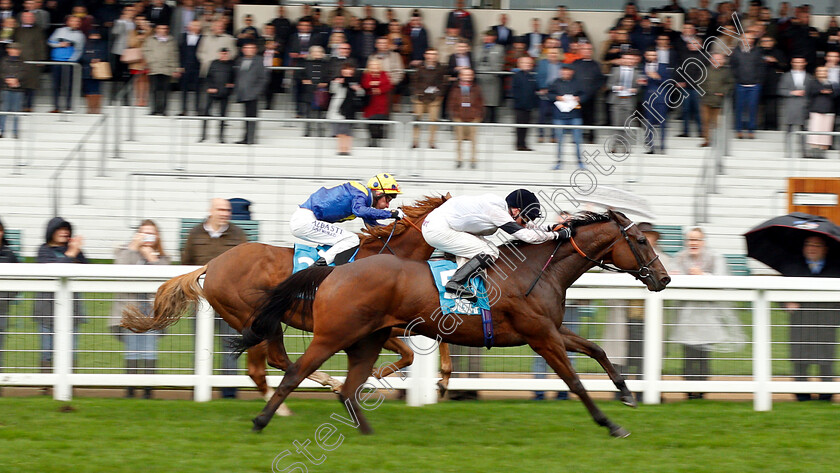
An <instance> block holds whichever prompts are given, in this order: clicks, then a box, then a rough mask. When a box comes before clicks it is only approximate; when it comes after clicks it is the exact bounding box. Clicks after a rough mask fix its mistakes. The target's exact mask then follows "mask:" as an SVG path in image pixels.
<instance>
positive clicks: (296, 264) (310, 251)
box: [292, 243, 359, 274]
mask: <svg viewBox="0 0 840 473" xmlns="http://www.w3.org/2000/svg"><path fill="white" fill-rule="evenodd" d="M329 249H330V247H329V246H326V245H321V246H318V247H317V248H316V247H314V246H309V245H301V244H299V243H295V253H294V257H293V258H294V260H293V261H292V263H293V266H292V274H294V273H296V272H298V271H303V270H304V269H306V268H308V267H310V266H312V265H313V264H315V261H316V260H317V259H318V258H320V257H321V255H319V254H318V252H319V251H322V252H323V251H327V250H329ZM358 251H359V247H355V248H351V249H350V250H347V251H344V252H342V253H339V254H338V255H336V258H335V262H333V263H332V264H330V266H335V263H336V262H338V263H340V264H344V263H350V262H352V261H355V259H356V252H358ZM348 256H349V259H347V257H348Z"/></svg>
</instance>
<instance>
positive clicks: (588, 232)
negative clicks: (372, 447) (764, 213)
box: [234, 211, 671, 437]
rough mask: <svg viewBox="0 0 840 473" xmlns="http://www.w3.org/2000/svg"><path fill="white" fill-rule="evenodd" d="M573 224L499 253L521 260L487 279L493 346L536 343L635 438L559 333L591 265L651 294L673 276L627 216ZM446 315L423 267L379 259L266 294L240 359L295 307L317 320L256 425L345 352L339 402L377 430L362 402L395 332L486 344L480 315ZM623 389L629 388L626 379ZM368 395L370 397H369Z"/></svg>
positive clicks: (366, 427) (617, 430)
mask: <svg viewBox="0 0 840 473" xmlns="http://www.w3.org/2000/svg"><path fill="white" fill-rule="evenodd" d="M566 225H567V226H568V227H569V228H570V229H571V230H572V233H573V236H572V239H571V241H570V242H569V243H556V242H554V241H548V242H545V243H541V244H537V245H510V244H508V245H504V246H503V247H502V248H500V249H501V255H502V258H505V260H506V261H516V262H517V264H516V265H515V269H513V270H512V271H508V272H507V274H505V269H504V268H503V267H502V266H503V265H500V264H498V261H497V264H494V265H493V266H492V267H491V268H490V269H489V270H488V271H487V273H486V278H485V284H486V288H487V289H486V290H487V292H488V294H491V301H492V302H493V304H492V318H493V324H494V326H495V346H520V345H524V344H528V345H530V347H531V348H532V349H533V350H534V351H536V352H537V353H538V354H539V355H541V356H542V357H543V358H544V359H545V360H546V362H547V363H548V364H549V366H551V367H552V369H554V371H555V372H556V373H557V374H558V375H559V376H560V378H561V379H563V381H564V382H565V383H566V384H567V385H568V386H569V390H571V391H572V392H573V393H575V394H576V395H577V396H578V397H580V399H581V401H582V402H583V403H584V405H585V406H586V407H587V409H588V410H589V413H590V415H591V416H592V418H593V419H594V420H595V422H596V423H597V424H598V425H601V426H604V427H607V428H608V429H609V431H610V434H611V435H613V436H615V437H626V436H627V435H629V432H628V431H627V430H625V429H624V428H622V427H620V426H619V425H617V424H615V423H613V422H612V421H610V420H609V419H608V418H607V417H606V415H604V413H603V412H601V410H600V409H599V408H598V407H597V406H596V405H595V403H594V402H593V401H592V399H591V398H590V396H589V394H588V393H587V391H586V390H585V389H584V387H583V384H582V383H581V381H580V379H579V378H578V375H577V373H576V372H575V370H574V368H573V367H572V365H571V363H570V360H569V358H568V355H567V353H566V340H567V338H566V337H564V334H563V332H562V331H561V330H560V327H561V326H562V323H563V314H564V311H565V302H566V300H565V294H566V289H567V288H568V287H569V286H571V285H572V283H574V282H575V281H576V280H577V279H578V278H579V277H580V276H581V275H582V274H583V273H584V272H586V271H587V270H589V269H590V268H592V267H593V266H595V265H599V266H602V267H609V266H606V265H607V264H610V263H611V264H613V265H615V266H616V267H617V268H613V269H616V270H618V271H622V272H627V273H631V274H633V275H634V276H635V277H636V278H637V279H639V280H640V281H642V282H643V283H644V284H645V285H646V286H647V288H648V289H649V290H651V291H661V290H663V289H664V288H665V287H666V286H667V284H668V283H669V282H670V280H671V278H670V277H669V276H668V273H667V272H666V271H665V268H664V267H663V266H662V264H661V263H660V262H659V261H658V259H659V257H658V256H657V255H656V252H655V251H654V249H653V248H652V247H651V245H650V244H649V243H648V242H647V240H646V238H645V236H644V234H643V233H642V232H641V231H639V229H638V228H636V227H635V226H634V225H635V224H634V223H633V222H631V221H630V220H629V219H627V217H625V216H624V215H623V214H621V213H619V212H614V211H609V212H608V213H606V214H597V213H592V212H585V213H582V214H579V215H577V216H575V217H574V218H572V219H571V220H569V221H567V222H566ZM555 256H556V257H555ZM519 260H521V264H519ZM532 285H533V286H532ZM529 287H532V290H529ZM526 292H528V294H527V295H526ZM439 309H440V304H439V298H438V291H437V288H436V287H435V283H434V280H433V278H432V274H431V271H430V270H429V266H428V264H426V263H425V262H418V261H410V260H406V259H402V258H399V257H396V256H392V255H379V256H373V257H370V258H365V259H362V260H359V261H356V262H354V263H350V264H347V265H344V266H339V267H335V268H330V267H311V268H309V269H307V270H304V271H301V272H299V273H297V274H295V275H293V276H292V277H290V278H289V279H287V280H286V281H284V282H283V283H281V284H280V285H278V286H277V287H275V288H274V289H272V290H271V291H270V292H268V293H266V297H265V298H264V300H263V301H262V304H261V305H260V308H259V310H258V311H257V312H255V313H254V316H253V320H252V321H251V324H250V326H249V327H248V328H246V329H245V330H244V331H243V332H242V337H240V338H239V339H238V340H237V343H236V346H235V350H234V351H235V352H238V353H241V352H242V351H243V350H245V349H248V348H249V347H252V346H254V345H256V344H259V343H261V342H262V341H263V340H266V339H268V340H277V339H280V338H282V333H283V332H282V323H283V322H284V320H285V318H286V313H287V312H289V311H293V312H295V313H299V314H301V316H302V317H303V318H304V319H309V320H311V326H312V328H313V337H312V341H311V342H310V344H309V347H308V348H307V349H306V351H305V352H304V353H303V355H302V356H301V357H300V358H298V360H297V361H295V362H294V363H292V364H291V365H290V366H289V367H288V368H287V369H286V374H285V376H284V377H283V380H282V381H281V383H280V385H279V386H278V387H277V389H276V390H275V392H274V395H273V396H272V397H271V399H270V400H269V401H268V402H267V403H266V406H265V407H264V408H263V410H262V412H261V413H260V414H259V415H258V416H257V417H256V418H255V419H254V420H253V422H254V430H255V431H261V430H262V429H263V428H265V426H266V425H268V423H269V421H270V420H271V417H272V414H273V413H274V411H275V410H276V409H277V407H278V406H279V405H280V404H281V403H282V402H283V401H284V400H285V399H286V397H287V396H288V395H289V393H291V392H292V391H293V390H294V389H295V388H296V387H297V386H298V385H299V384H300V382H301V381H302V380H303V379H304V378H305V377H306V376H308V375H309V374H311V373H312V372H313V371H315V370H316V369H317V368H318V367H319V366H321V364H322V363H324V362H325V361H326V360H327V359H329V358H330V357H331V356H332V355H333V354H335V353H336V352H338V351H339V350H344V351H345V352H346V353H347V364H348V371H347V378H346V380H345V382H344V385H343V386H342V389H341V393H340V394H339V400H340V401H341V402H342V403H343V404H344V405H345V407H346V408H347V410H348V412H349V414H350V416H351V418H353V419H356V423H357V426H358V428H359V430H360V432H361V433H363V434H368V433H372V430H371V427H370V424H368V422H367V420H366V419H365V417H364V415H363V412H362V410H361V409H360V401H359V399H357V396H358V395H359V393H360V391H362V389H360V388H362V386H363V383H365V382H366V381H367V379H368V376H369V375H370V373H371V370H372V369H373V365H374V363H375V362H376V360H377V357H378V356H379V352H380V350H381V348H382V346H383V344H384V343H385V341H386V340H387V339H388V337H389V336H390V335H391V331H392V329H393V328H394V327H409V326H410V327H411V331H412V332H413V333H416V334H420V335H425V336H427V337H431V338H435V337H440V339H439V340H442V341H444V342H447V343H456V344H458V345H466V346H476V347H480V346H483V345H484V334H483V330H482V321H481V318H480V317H475V316H473V317H467V316H465V317H463V318H461V317H460V316H458V315H453V316H449V317H450V318H451V320H450V322H449V323H448V324H447V323H444V324H443V325H442V324H441V322H443V321H444V320H446V319H447V317H439V318H440V321H436V319H437V318H438V315H439V314H440V312H439ZM593 345H594V344H593ZM596 346H597V345H596ZM620 383H621V384H622V385H624V381H623V380H620ZM623 388H624V389H623V390H622V391H624V390H626V386H623ZM365 395H366V396H367V399H369V397H370V395H368V394H365ZM362 402H364V400H363V401H362ZM369 406H370V404H369V403H368V404H367V405H366V408H367V409H369Z"/></svg>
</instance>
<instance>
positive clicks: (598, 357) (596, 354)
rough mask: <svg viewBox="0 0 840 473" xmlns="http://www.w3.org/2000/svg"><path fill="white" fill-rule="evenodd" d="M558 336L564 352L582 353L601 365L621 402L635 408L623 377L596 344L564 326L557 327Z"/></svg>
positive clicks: (634, 402) (631, 394)
mask: <svg viewBox="0 0 840 473" xmlns="http://www.w3.org/2000/svg"><path fill="white" fill-rule="evenodd" d="M559 330H560V334H561V335H562V336H563V341H564V343H565V344H566V350H568V351H573V352H575V353H582V354H584V355H586V356H588V357H590V358H592V359H594V360H595V361H597V362H598V364H599V365H601V367H602V368H604V371H606V372H607V374H608V375H609V377H610V379H611V380H612V382H613V384H615V387H616V388H618V390H619V392H620V393H621V402H623V403H624V404H625V405H628V406H630V407H636V406H637V404H636V398H635V397H633V393H632V392H630V390H629V389H628V388H627V383H625V382H624V377H623V376H621V373H619V372H618V370H616V369H615V366H614V365H613V364H612V362H611V361H610V360H609V358H607V353H606V352H605V351H604V349H603V348H601V347H600V346H598V344H597V343H595V342H592V341H591V340H587V339H585V338H583V337H581V336H580V335H578V334H576V333H574V332H572V331H571V330H569V329H568V328H566V327H564V326H562V325H561V326H560V327H559Z"/></svg>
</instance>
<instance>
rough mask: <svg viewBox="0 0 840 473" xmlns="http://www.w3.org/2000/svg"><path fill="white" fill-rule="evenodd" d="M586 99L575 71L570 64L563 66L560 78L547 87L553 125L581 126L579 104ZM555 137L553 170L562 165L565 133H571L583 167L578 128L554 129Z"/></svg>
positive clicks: (579, 162) (579, 130) (581, 119)
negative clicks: (555, 157) (555, 159)
mask: <svg viewBox="0 0 840 473" xmlns="http://www.w3.org/2000/svg"><path fill="white" fill-rule="evenodd" d="M587 99H588V96H587V94H586V92H585V90H584V87H583V84H581V82H580V81H579V80H577V79H576V78H575V70H574V69H573V68H572V66H571V65H570V64H564V65H563V68H562V69H560V77H558V78H557V79H555V80H554V82H552V83H551V85H550V86H549V87H548V100H549V102H551V103H552V104H553V106H552V113H553V118H554V124H555V125H583V114H582V112H581V107H580V104H581V103H582V102H584V101H586V100H587ZM554 131H555V136H556V137H557V164H555V165H554V170H558V169H560V167H561V165H562V154H563V137H564V136H565V135H566V131H571V132H572V137H573V139H574V141H575V150H576V153H577V162H578V166H579V167H580V168H583V167H584V164H583V160H582V159H581V154H580V144H581V142H582V141H583V131H582V130H581V129H580V128H576V129H573V130H567V129H565V128H559V129H555V130H554Z"/></svg>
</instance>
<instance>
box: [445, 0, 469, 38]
mask: <svg viewBox="0 0 840 473" xmlns="http://www.w3.org/2000/svg"><path fill="white" fill-rule="evenodd" d="M446 27H447V28H458V31H459V36H461V37H462V38H464V39H466V40H467V41H469V42H470V44H472V42H473V38H474V37H475V30H474V29H473V20H472V16H470V12H468V11H466V10H465V9H464V0H455V10H453V11H451V12H449V15H448V16H447V17H446Z"/></svg>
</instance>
